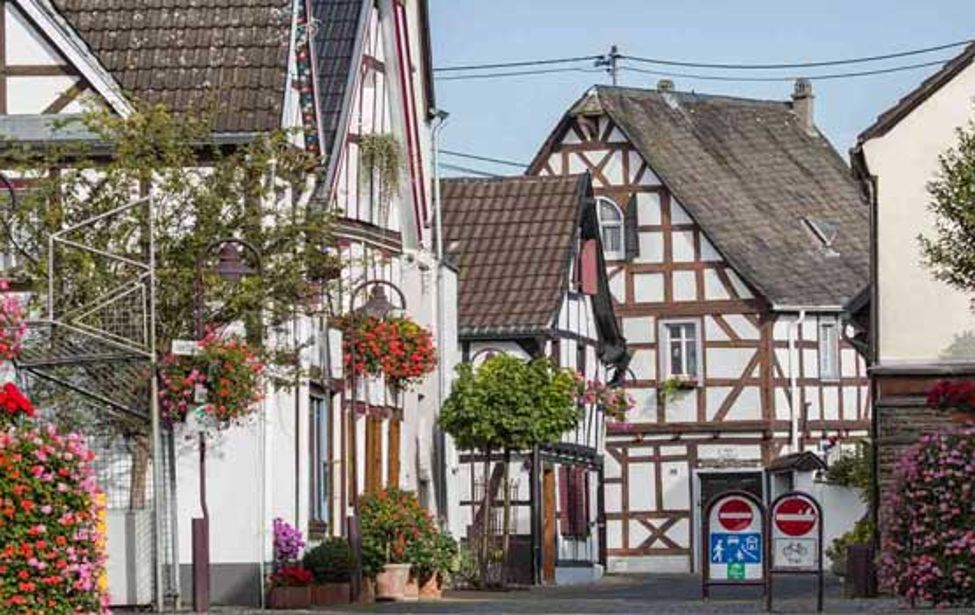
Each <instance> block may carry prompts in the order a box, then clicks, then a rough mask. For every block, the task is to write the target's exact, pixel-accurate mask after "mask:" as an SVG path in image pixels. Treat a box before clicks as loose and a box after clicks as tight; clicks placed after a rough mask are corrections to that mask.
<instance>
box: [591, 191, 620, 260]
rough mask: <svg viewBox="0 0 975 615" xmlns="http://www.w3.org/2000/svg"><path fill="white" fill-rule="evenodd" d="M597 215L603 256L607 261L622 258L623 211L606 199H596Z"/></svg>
mask: <svg viewBox="0 0 975 615" xmlns="http://www.w3.org/2000/svg"><path fill="white" fill-rule="evenodd" d="M596 207H597V211H598V214H599V232H600V235H601V236H602V239H603V254H604V255H605V256H606V259H607V260H619V259H622V258H623V257H624V248H623V210H622V209H620V208H619V206H618V205H617V204H616V203H614V202H613V201H612V200H611V199H607V198H606V197H603V196H601V197H597V198H596Z"/></svg>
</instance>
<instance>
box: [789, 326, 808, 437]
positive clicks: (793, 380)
mask: <svg viewBox="0 0 975 615" xmlns="http://www.w3.org/2000/svg"><path fill="white" fill-rule="evenodd" d="M805 320H806V310H805V308H802V309H800V310H799V317H798V318H796V321H795V322H794V323H792V324H791V325H789V388H790V391H791V393H790V396H789V452H790V453H798V452H799V410H798V406H799V380H798V376H797V375H796V370H797V369H798V367H799V366H798V363H799V361H798V360H796V358H795V357H794V355H795V352H796V336H797V335H798V333H799V327H800V326H802V323H803V322H804V321H805ZM800 352H801V349H800Z"/></svg>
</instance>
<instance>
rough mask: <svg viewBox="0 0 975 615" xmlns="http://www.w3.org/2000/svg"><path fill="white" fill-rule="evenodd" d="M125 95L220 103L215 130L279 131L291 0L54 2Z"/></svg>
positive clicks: (181, 105)
mask: <svg viewBox="0 0 975 615" xmlns="http://www.w3.org/2000/svg"><path fill="white" fill-rule="evenodd" d="M53 2H54V5H55V6H56V8H57V9H58V11H59V12H60V13H61V14H62V15H64V17H65V18H66V19H67V20H68V22H69V23H70V24H71V25H72V27H74V28H75V30H77V32H78V34H79V35H80V36H81V37H82V39H83V40H84V41H85V43H87V45H88V47H89V48H90V49H91V51H92V52H93V53H94V54H95V56H96V57H97V58H98V60H99V61H100V62H101V63H102V65H103V66H105V68H106V69H107V70H108V71H109V72H110V73H111V74H112V75H113V76H114V77H115V79H116V81H118V82H119V84H120V85H121V86H122V88H123V89H125V90H126V91H127V92H129V93H131V94H133V95H134V96H135V97H137V98H139V99H141V100H144V101H146V102H150V103H163V104H165V105H167V106H169V107H170V108H171V109H174V110H176V111H185V110H191V109H201V108H202V107H203V106H204V103H206V102H207V101H208V100H210V99H211V98H213V99H215V100H214V102H215V104H216V110H217V117H216V125H215V126H214V129H215V130H216V131H217V132H255V131H264V130H272V129H275V128H280V127H281V115H282V105H283V102H284V86H285V79H286V75H287V59H288V47H289V39H290V32H291V19H292V14H291V3H290V2H289V1H288V0H203V1H201V0H124V1H123V0H53Z"/></svg>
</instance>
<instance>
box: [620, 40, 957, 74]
mask: <svg viewBox="0 0 975 615" xmlns="http://www.w3.org/2000/svg"><path fill="white" fill-rule="evenodd" d="M972 42H975V39H968V40H964V41H956V42H953V43H945V44H943V45H935V46H933V47H924V48H921V49H910V50H907V51H898V52H894V53H885V54H880V55H872V56H862V57H857V58H846V59H840V60H823V61H818V62H794V63H791V64H722V63H711V62H688V61H681V60H667V59H661V58H644V57H639V56H629V55H622V56H620V57H622V58H623V59H626V60H632V61H634V62H642V63H646V64H663V65H667V66H683V67H687V68H720V69H724V70H774V69H783V68H816V67H822V66H841V65H844V64H865V63H868V62H878V61H880V60H892V59H895V58H904V57H908V56H914V55H921V54H925V53H931V52H934V51H942V50H945V49H951V48H953V47H961V46H962V45H968V44H970V43H972Z"/></svg>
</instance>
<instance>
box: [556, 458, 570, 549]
mask: <svg viewBox="0 0 975 615" xmlns="http://www.w3.org/2000/svg"><path fill="white" fill-rule="evenodd" d="M569 476H570V472H569V468H568V467H567V466H564V465H560V466H559V514H558V517H559V521H560V523H559V530H560V531H559V533H560V534H562V535H563V536H572V528H571V527H570V525H571V523H572V502H571V501H570V498H571V494H572V490H571V489H570V488H569Z"/></svg>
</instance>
